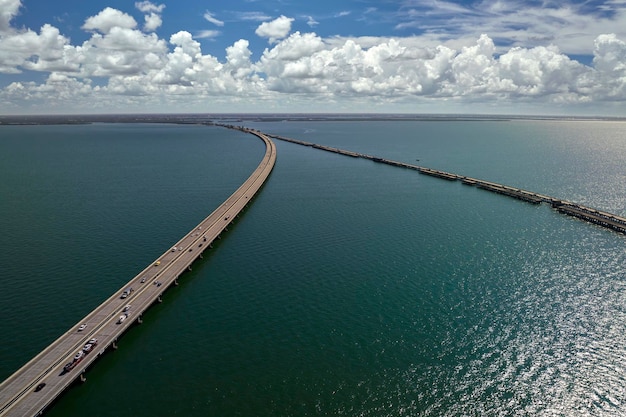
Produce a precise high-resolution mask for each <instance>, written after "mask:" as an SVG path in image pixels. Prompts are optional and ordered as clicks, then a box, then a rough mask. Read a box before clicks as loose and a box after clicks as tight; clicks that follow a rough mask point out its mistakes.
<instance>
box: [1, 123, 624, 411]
mask: <svg viewBox="0 0 626 417" xmlns="http://www.w3.org/2000/svg"><path fill="white" fill-rule="evenodd" d="M246 124H247V125H248V126H250V127H254V128H258V129H260V130H262V131H264V132H267V133H275V134H280V135H284V136H289V137H294V138H298V139H302V140H306V141H310V142H315V143H320V144H324V145H329V146H335V147H339V148H344V149H349V150H353V151H357V152H363V153H367V154H372V155H377V156H381V157H385V158H389V159H394V160H400V161H404V162H410V163H417V164H420V165H423V166H426V167H430V168H435V169H441V170H446V171H449V172H454V173H457V174H462V175H468V176H472V177H477V178H481V179H485V180H490V181H496V182H500V183H504V184H507V185H511V186H516V187H520V188H524V189H527V190H531V191H535V192H540V193H543V194H548V195H552V196H554V197H559V198H563V199H568V200H571V201H576V202H580V203H583V204H586V205H589V206H592V207H596V208H599V209H603V210H607V211H611V212H613V213H616V214H620V215H626V191H624V189H623V184H624V183H625V181H624V180H625V179H626V178H625V177H626V169H625V168H624V166H623V161H625V160H626V124H624V123H616V122H590V121H585V122H582V121H521V120H515V121H455V122H452V121H447V122H442V121H439V122H432V121H402V122H399V121H397V122H383V121H375V122H374V121H371V122H364V121H360V122H355V121H352V122H337V121H329V122H265V123H263V122H254V123H252V122H250V123H246ZM277 147H278V161H277V164H276V167H275V169H274V172H273V173H272V175H271V176H270V178H269V179H268V182H267V183H266V185H265V186H264V187H263V189H262V190H261V192H260V194H259V195H258V196H257V198H256V199H255V200H254V201H253V203H252V204H251V205H250V206H249V207H248V208H247V209H246V211H245V212H244V213H243V215H242V216H241V217H240V218H239V219H238V220H237V222H236V224H235V225H234V227H232V228H230V230H229V232H228V233H227V234H226V235H225V236H224V237H223V239H222V240H221V241H219V243H218V244H217V245H215V247H214V249H213V251H212V252H211V254H210V256H205V259H203V260H201V261H200V262H197V263H196V264H194V268H193V271H191V272H190V273H188V274H186V275H184V277H183V279H182V280H181V285H180V286H178V287H176V288H172V289H171V290H169V291H168V292H167V293H166V295H165V299H164V303H162V304H159V305H157V306H155V307H153V308H152V309H151V310H150V311H149V312H148V313H147V314H146V315H145V316H144V322H143V324H141V325H138V326H135V327H134V328H133V329H132V330H131V331H130V332H128V333H127V334H126V335H125V336H124V337H123V338H122V339H121V341H120V349H118V350H117V351H115V352H110V353H108V354H107V355H105V356H103V357H102V359H101V360H99V361H98V363H97V364H96V366H95V367H93V368H92V369H90V371H89V372H88V373H87V383H85V384H77V385H76V386H75V387H73V388H72V389H71V390H69V391H68V392H67V393H66V394H65V395H64V396H63V397H62V398H61V399H60V400H59V401H58V402H57V403H56V404H55V405H54V407H52V408H51V409H50V410H49V412H48V415H50V416H68V415H78V414H79V413H80V414H87V415H93V416H110V415H116V416H142V415H146V416H148V415H151V416H152V415H161V416H166V415H167V416H170V415H171V416H173V415H182V416H207V415H211V416H321V415H324V416H325V415H346V416H402V415H406V416H468V415H481V416H505V415H521V416H523V415H528V416H536V415H543V416H546V415H554V416H560V415H581V416H613V415H620V414H625V413H626V388H625V387H626V377H625V375H626V373H625V372H626V271H625V267H624V265H625V262H624V261H625V258H626V250H625V249H626V236H624V235H620V234H617V233H615V232H611V231H608V230H605V229H602V228H599V227H596V226H593V225H590V224H587V223H584V222H582V221H579V220H576V219H574V218H570V217H567V216H564V215H561V214H558V213H557V212H555V211H553V210H552V209H550V208H549V207H548V206H546V205H539V206H535V205H531V204H527V203H523V202H520V201H517V200H514V199H510V198H506V197H503V196H499V195H495V194H492V193H488V192H485V191H483V190H479V189H476V188H474V187H467V186H464V185H462V184H460V183H458V182H454V183H450V182H447V181H443V180H441V179H437V178H431V177H427V176H424V175H420V174H418V173H417V172H414V171H409V170H403V169H400V168H395V167H391V166H387V165H382V164H376V163H373V162H371V161H368V160H362V159H354V158H349V157H345V156H340V155H336V154H331V153H328V152H323V151H319V150H316V149H312V148H307V147H302V146H298V145H294V144H290V143H285V142H279V141H277ZM262 155H263V145H262V143H261V142H260V141H259V140H258V139H255V138H254V137H252V136H248V135H245V134H242V133H239V132H234V131H230V130H225V129H221V128H216V127H205V126H176V125H117V124H111V125H107V124H95V125H81V126H19V127H18V126H14V127H13V126H12V127H1V128H0V178H2V181H1V182H0V213H1V214H2V216H1V220H0V227H1V228H2V233H1V234H0V235H1V237H0V239H2V241H1V242H0V243H1V244H2V247H3V248H4V250H3V251H2V252H1V253H0V266H1V269H0V306H1V307H0V308H1V311H2V317H3V318H5V319H4V320H2V321H0V326H1V328H0V330H1V331H2V334H3V336H4V337H3V343H2V345H1V346H0V377H2V378H6V377H7V376H8V375H10V374H11V373H12V372H13V371H14V370H16V369H17V368H18V367H19V366H20V365H21V364H23V363H24V362H26V361H27V360H28V359H29V358H30V357H32V356H33V355H34V354H36V353H37V352H38V351H39V350H41V349H42V348H43V347H45V346H46V345H47V344H48V343H50V342H51V341H52V340H54V339H55V338H56V337H57V336H58V335H59V334H61V333H62V332H63V331H65V330H66V329H67V328H69V327H70V326H72V325H73V324H75V323H76V322H77V321H79V320H80V319H81V318H82V317H83V316H84V315H85V314H86V313H87V312H89V311H90V310H91V309H92V308H93V307H94V306H96V305H97V304H98V303H99V302H101V301H102V300H103V299H105V298H107V297H108V296H109V295H110V294H111V293H112V292H113V291H115V290H116V289H118V288H120V287H122V286H123V284H124V282H126V281H127V280H128V279H130V278H131V277H133V276H134V275H135V274H136V273H137V272H138V271H139V270H141V269H142V268H143V267H144V266H145V265H147V264H149V263H150V262H151V261H152V260H153V259H154V258H155V257H156V256H157V255H158V254H160V253H162V252H163V251H165V250H166V249H167V248H168V247H169V246H170V245H171V244H172V243H173V242H175V241H176V240H178V238H180V237H181V236H182V235H184V234H185V233H186V232H187V231H188V230H189V229H191V228H192V227H193V226H194V225H195V224H196V223H198V222H199V221H200V220H201V219H202V218H204V217H205V216H206V215H208V214H209V213H210V212H211V211H212V210H213V209H214V208H215V207H216V206H218V205H219V204H220V203H221V202H222V201H223V200H224V199H225V198H226V197H227V196H228V195H229V194H230V193H232V192H233V191H234V190H235V189H236V188H237V187H238V186H239V184H240V183H241V182H243V180H244V179H245V178H246V177H247V176H248V175H249V174H250V173H251V172H252V171H253V170H254V168H255V167H256V165H257V164H258V162H259V161H260V159H261V157H262ZM416 160H419V161H416Z"/></svg>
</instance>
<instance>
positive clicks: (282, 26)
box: [255, 15, 294, 43]
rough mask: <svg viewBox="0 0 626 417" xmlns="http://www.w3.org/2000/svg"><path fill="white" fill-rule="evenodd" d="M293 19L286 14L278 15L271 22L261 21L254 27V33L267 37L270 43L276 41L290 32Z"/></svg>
mask: <svg viewBox="0 0 626 417" xmlns="http://www.w3.org/2000/svg"><path fill="white" fill-rule="evenodd" d="M293 21H294V19H292V18H290V17H286V16H282V15H281V16H280V17H278V18H276V19H274V20H272V21H271V22H263V23H261V25H260V26H259V27H258V28H257V29H256V31H255V33H256V34H257V35H258V36H260V37H262V38H268V40H269V42H270V43H276V41H277V40H279V39H283V38H285V37H286V36H287V35H289V32H291V22H293Z"/></svg>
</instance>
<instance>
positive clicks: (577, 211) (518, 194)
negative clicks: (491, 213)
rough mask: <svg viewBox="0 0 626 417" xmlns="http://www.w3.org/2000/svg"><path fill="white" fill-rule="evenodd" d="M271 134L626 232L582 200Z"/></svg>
mask: <svg viewBox="0 0 626 417" xmlns="http://www.w3.org/2000/svg"><path fill="white" fill-rule="evenodd" d="M268 136H270V137H272V138H275V139H278V140H282V141H286V142H291V143H295V144H298V145H302V146H309V147H311V148H315V149H320V150H322V151H327V152H333V153H337V154H340V155H345V156H349V157H352V158H365V159H370V160H372V161H374V162H378V163H381V164H387V165H392V166H397V167H401V168H407V169H412V170H415V171H417V172H419V173H420V174H424V175H429V176H432V177H437V178H441V179H444V180H448V181H461V182H462V183H463V184H465V185H469V186H475V187H478V188H481V189H483V190H486V191H491V192H493V193H497V194H502V195H505V196H507V197H512V198H516V199H518V200H522V201H525V202H528V203H531V204H540V203H543V202H545V203H548V204H550V205H551V206H552V207H553V208H554V209H556V210H557V211H558V212H560V213H563V214H567V215H569V216H573V217H577V218H578V219H581V220H584V221H586V222H589V223H593V224H596V225H598V226H602V227H606V228H608V229H611V230H614V231H616V232H620V233H625V234H626V218H624V217H620V216H617V215H615V214H613V213H609V212H606V211H601V210H596V209H594V208H591V207H587V206H583V205H581V204H576V203H573V202H570V201H566V200H562V199H559V198H556V197H550V196H548V195H544V194H538V193H535V192H532V191H528V190H523V189H521V188H515V187H510V186H508V185H503V184H498V183H495V182H491V181H485V180H481V179H478V178H471V177H466V176H463V175H458V174H453V173H450V172H445V171H440V170H437V169H431V168H426V167H423V166H419V165H413V164H407V163H404V162H398V161H393V160H390V159H385V158H380V157H377V156H372V155H367V154H363V153H358V152H352V151H348V150H344V149H339V148H334V147H331V146H325V145H319V144H316V143H311V142H305V141H302V140H298V139H293V138H287V137H284V136H279V135H270V134H268Z"/></svg>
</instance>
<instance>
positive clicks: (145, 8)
mask: <svg viewBox="0 0 626 417" xmlns="http://www.w3.org/2000/svg"><path fill="white" fill-rule="evenodd" d="M135 7H136V8H137V10H139V11H140V12H143V13H162V12H163V9H165V5H164V4H159V5H156V4H154V3H152V2H150V1H140V2H139V1H138V2H136V3H135Z"/></svg>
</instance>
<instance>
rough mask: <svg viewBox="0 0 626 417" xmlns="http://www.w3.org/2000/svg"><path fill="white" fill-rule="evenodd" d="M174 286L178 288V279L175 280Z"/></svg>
mask: <svg viewBox="0 0 626 417" xmlns="http://www.w3.org/2000/svg"><path fill="white" fill-rule="evenodd" d="M174 285H176V286H177V287H178V279H175V280H174Z"/></svg>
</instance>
